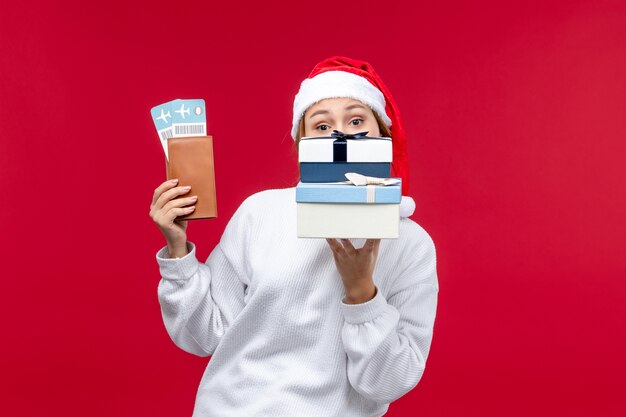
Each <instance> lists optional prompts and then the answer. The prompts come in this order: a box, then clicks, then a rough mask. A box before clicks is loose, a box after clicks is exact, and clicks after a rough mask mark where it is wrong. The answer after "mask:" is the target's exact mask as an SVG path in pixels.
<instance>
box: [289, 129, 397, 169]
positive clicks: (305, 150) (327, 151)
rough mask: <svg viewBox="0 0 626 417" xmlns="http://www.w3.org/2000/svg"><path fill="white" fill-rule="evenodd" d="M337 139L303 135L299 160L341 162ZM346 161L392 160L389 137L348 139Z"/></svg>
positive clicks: (345, 145) (388, 161)
mask: <svg viewBox="0 0 626 417" xmlns="http://www.w3.org/2000/svg"><path fill="white" fill-rule="evenodd" d="M335 142H337V139H335V138H332V137H308V136H307V137H303V138H302V139H301V140H300V145H299V150H298V160H299V162H339V161H337V160H336V159H337V158H336V154H335V149H336V146H337V145H336V144H335ZM343 146H344V147H345V148H346V152H345V154H346V159H345V160H344V162H386V163H390V162H391V161H392V152H393V150H392V145H391V138H389V137H379V138H378V137H376V138H362V139H348V140H346V141H345V143H344V144H343Z"/></svg>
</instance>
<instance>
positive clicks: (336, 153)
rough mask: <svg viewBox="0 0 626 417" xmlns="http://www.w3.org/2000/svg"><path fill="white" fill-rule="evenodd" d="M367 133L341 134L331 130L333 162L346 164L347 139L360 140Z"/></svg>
mask: <svg viewBox="0 0 626 417" xmlns="http://www.w3.org/2000/svg"><path fill="white" fill-rule="evenodd" d="M368 133H369V131H367V132H359V133H343V132H340V131H339V130H336V129H335V130H333V133H331V135H330V136H331V137H333V138H335V141H334V142H333V162H347V161H348V141H347V139H362V138H366V137H367V134H368Z"/></svg>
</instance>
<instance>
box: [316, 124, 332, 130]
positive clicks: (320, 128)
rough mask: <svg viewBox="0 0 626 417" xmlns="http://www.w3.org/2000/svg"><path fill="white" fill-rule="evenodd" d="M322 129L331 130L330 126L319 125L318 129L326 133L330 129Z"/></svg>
mask: <svg viewBox="0 0 626 417" xmlns="http://www.w3.org/2000/svg"><path fill="white" fill-rule="evenodd" d="M322 127H328V128H330V126H328V125H319V126H318V127H316V129H319V130H322V131H326V130H328V129H322Z"/></svg>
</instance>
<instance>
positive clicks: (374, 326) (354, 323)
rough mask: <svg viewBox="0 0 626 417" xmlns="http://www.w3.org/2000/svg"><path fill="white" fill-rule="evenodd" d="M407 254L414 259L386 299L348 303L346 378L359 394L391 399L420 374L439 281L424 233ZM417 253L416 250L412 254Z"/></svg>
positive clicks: (430, 244) (414, 382)
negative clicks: (418, 242)
mask: <svg viewBox="0 0 626 417" xmlns="http://www.w3.org/2000/svg"><path fill="white" fill-rule="evenodd" d="M423 235H424V238H423V239H422V240H421V241H420V244H419V245H417V247H414V249H412V250H411V251H410V252H408V253H405V254H404V255H403V256H404V257H411V258H412V261H411V262H408V263H409V265H408V266H405V267H404V269H403V270H401V271H400V272H399V276H398V277H397V279H394V281H393V286H392V288H391V290H390V292H389V295H388V298H387V299H385V297H384V296H383V294H382V293H381V292H380V290H379V288H378V286H377V287H376V292H375V295H374V298H372V299H371V300H369V301H367V302H365V303H361V304H346V303H345V298H344V299H343V300H342V303H341V307H342V310H343V314H344V325H343V328H342V333H341V337H342V341H343V345H344V349H345V351H346V354H347V357H348V369H347V373H348V380H349V381H350V384H351V385H352V387H353V388H354V389H355V390H356V391H357V392H359V393H360V394H361V395H363V396H365V397H367V398H369V399H371V400H373V401H375V402H378V403H391V402H392V401H395V400H397V399H398V398H400V397H402V396H403V395H404V394H406V393H407V392H409V391H410V390H411V389H413V388H414V387H415V386H416V385H417V383H418V382H419V380H420V379H421V377H422V374H423V372H424V369H425V366H426V359H427V357H428V353H429V350H430V343H431V340H432V335H433V325H434V320H435V315H436V308H437V295H438V292H439V285H438V281H437V272H436V256H435V246H434V244H433V242H432V240H431V238H430V236H428V234H427V233H426V232H425V231H424V232H423ZM416 252H417V253H416Z"/></svg>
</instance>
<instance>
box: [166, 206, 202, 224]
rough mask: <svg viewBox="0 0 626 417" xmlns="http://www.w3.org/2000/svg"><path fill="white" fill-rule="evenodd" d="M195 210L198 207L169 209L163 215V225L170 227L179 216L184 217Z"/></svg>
mask: <svg viewBox="0 0 626 417" xmlns="http://www.w3.org/2000/svg"><path fill="white" fill-rule="evenodd" d="M195 209H196V206H189V207H174V208H172V209H169V210H168V211H167V212H166V213H165V214H164V215H163V225H164V226H169V225H170V224H172V223H174V220H176V218H177V217H178V216H184V215H185V214H189V213H192V212H193V211H194V210H195Z"/></svg>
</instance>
